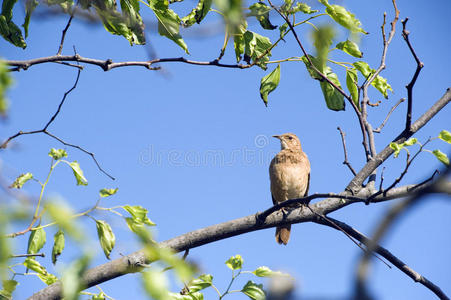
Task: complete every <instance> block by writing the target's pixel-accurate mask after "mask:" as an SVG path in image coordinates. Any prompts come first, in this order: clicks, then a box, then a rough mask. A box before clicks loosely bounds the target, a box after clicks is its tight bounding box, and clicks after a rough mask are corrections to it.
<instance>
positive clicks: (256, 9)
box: [249, 2, 277, 30]
mask: <svg viewBox="0 0 451 300" xmlns="http://www.w3.org/2000/svg"><path fill="white" fill-rule="evenodd" d="M249 9H250V11H251V12H250V14H249V16H254V17H256V18H257V20H258V22H260V25H261V27H262V28H263V29H269V30H273V29H276V28H277V26H274V25H273V24H271V22H270V21H269V12H270V11H271V8H270V7H269V6H267V5H266V4H265V3H263V2H257V3H254V4H252V5H251V6H249Z"/></svg>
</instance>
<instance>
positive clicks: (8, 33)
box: [0, 0, 27, 49]
mask: <svg viewBox="0 0 451 300" xmlns="http://www.w3.org/2000/svg"><path fill="white" fill-rule="evenodd" d="M16 2H17V0H4V1H3V3H2V12H1V14H0V35H1V36H2V37H3V38H4V39H5V40H6V41H8V42H10V43H11V44H13V45H14V46H16V47H20V48H23V49H25V48H26V47H27V44H26V43H25V40H24V38H23V36H22V31H21V30H20V28H19V27H18V26H17V25H16V24H14V23H13V22H12V17H13V7H14V4H16Z"/></svg>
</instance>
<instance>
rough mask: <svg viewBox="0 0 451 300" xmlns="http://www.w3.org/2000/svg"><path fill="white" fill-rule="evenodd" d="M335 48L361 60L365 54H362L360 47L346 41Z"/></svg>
mask: <svg viewBox="0 0 451 300" xmlns="http://www.w3.org/2000/svg"><path fill="white" fill-rule="evenodd" d="M335 47H336V48H337V49H340V50H341V51H343V52H345V53H347V54H349V55H352V56H354V57H359V58H360V57H362V56H363V53H362V52H360V49H359V46H358V45H357V44H356V43H354V42H353V41H350V40H346V41H345V42H341V43H338V44H337V45H336V46H335Z"/></svg>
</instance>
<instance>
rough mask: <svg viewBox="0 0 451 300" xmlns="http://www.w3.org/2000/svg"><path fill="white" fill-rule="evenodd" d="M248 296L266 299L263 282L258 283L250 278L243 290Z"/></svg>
mask: <svg viewBox="0 0 451 300" xmlns="http://www.w3.org/2000/svg"><path fill="white" fill-rule="evenodd" d="M241 292H243V293H244V294H245V295H246V296H248V297H249V298H251V299H253V300H259V299H265V298H266V297H265V292H264V291H263V284H256V283H255V282H253V281H252V280H249V281H248V282H247V283H246V285H245V286H244V287H243V289H242V290H241Z"/></svg>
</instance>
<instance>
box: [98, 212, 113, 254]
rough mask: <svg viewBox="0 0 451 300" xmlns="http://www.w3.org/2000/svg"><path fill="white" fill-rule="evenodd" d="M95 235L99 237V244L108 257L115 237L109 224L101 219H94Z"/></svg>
mask: <svg viewBox="0 0 451 300" xmlns="http://www.w3.org/2000/svg"><path fill="white" fill-rule="evenodd" d="M96 228H97V236H98V237H99V242H100V246H101V247H102V249H103V253H105V256H106V258H108V259H110V253H111V250H113V248H114V245H115V243H116V237H115V236H114V233H113V230H112V229H111V226H110V224H108V223H107V222H105V221H102V220H96Z"/></svg>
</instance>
